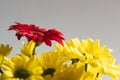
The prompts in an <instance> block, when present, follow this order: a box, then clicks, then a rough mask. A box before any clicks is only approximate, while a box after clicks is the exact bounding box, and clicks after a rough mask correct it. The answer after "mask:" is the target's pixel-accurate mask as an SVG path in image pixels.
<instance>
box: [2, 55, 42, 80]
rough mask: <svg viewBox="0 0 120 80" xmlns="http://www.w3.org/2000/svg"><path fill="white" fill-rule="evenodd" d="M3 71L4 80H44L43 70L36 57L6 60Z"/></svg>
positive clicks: (19, 57) (21, 56)
mask: <svg viewBox="0 0 120 80" xmlns="http://www.w3.org/2000/svg"><path fill="white" fill-rule="evenodd" d="M2 69H3V71H4V72H3V74H2V80H42V77H41V76H40V74H41V73H42V69H41V67H40V66H39V63H38V60H37V57H36V56H35V55H34V56H32V57H30V58H29V57H28V56H25V55H16V56H13V57H12V58H11V60H9V59H7V58H5V61H4V62H3V65H2Z"/></svg>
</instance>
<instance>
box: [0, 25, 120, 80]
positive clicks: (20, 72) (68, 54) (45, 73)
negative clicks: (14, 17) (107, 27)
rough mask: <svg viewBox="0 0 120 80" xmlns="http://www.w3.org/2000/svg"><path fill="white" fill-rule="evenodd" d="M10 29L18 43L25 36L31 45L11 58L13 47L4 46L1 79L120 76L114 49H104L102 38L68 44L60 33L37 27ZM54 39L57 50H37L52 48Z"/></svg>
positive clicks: (82, 79)
mask: <svg viewBox="0 0 120 80" xmlns="http://www.w3.org/2000/svg"><path fill="white" fill-rule="evenodd" d="M8 30H15V31H16V36H17V38H18V40H19V39H21V37H23V36H24V37H25V38H26V39H27V40H28V42H27V43H24V44H23V45H22V48H21V49H20V50H21V52H20V54H16V55H13V56H12V57H11V58H10V59H9V58H8V57H7V56H8V55H9V54H10V52H11V50H12V47H11V46H10V45H9V44H7V45H5V44H1V45H0V80H101V79H102V76H104V75H108V76H111V78H112V79H113V80H118V77H119V76H120V64H117V65H116V64H115V58H114V57H113V56H112V55H111V52H112V50H111V49H109V48H106V46H105V45H102V46H101V45H100V40H99V39H96V40H93V39H91V38H87V39H82V40H79V39H78V38H73V39H70V40H69V41H67V42H65V41H64V37H63V34H62V33H61V32H60V31H58V30H56V29H49V30H46V29H45V28H40V27H38V26H36V25H33V24H30V25H27V24H21V23H16V24H15V25H11V26H10V27H9V29H8ZM52 40H54V41H57V42H58V43H59V44H58V43H55V44H54V50H51V51H46V52H42V53H40V54H41V55H38V53H37V52H36V47H39V46H40V45H41V43H45V44H46V45H47V46H51V45H52Z"/></svg>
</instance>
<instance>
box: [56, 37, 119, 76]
mask: <svg viewBox="0 0 120 80" xmlns="http://www.w3.org/2000/svg"><path fill="white" fill-rule="evenodd" d="M55 48H56V50H57V51H59V52H60V53H63V54H65V55H67V56H68V58H69V59H70V60H71V61H72V64H74V63H76V62H81V63H84V67H85V69H84V70H85V72H89V71H91V70H94V71H93V72H92V73H94V74H95V75H97V76H98V77H99V76H101V75H103V74H110V76H112V77H114V76H115V75H114V73H116V74H117V76H119V72H120V70H119V69H118V68H116V67H114V70H115V71H114V70H113V72H114V73H112V72H109V70H110V69H113V67H110V66H109V67H108V66H106V65H111V66H115V65H114V63H115V58H114V57H113V56H112V55H111V54H110V53H111V51H112V50H111V49H108V48H106V47H105V46H104V45H103V46H100V42H99V40H98V39H97V40H96V41H93V40H92V39H91V38H88V39H87V40H79V39H77V38H74V39H71V40H70V41H68V42H66V43H65V42H64V46H61V45H58V44H56V45H55ZM116 70H118V71H117V72H116ZM113 75H114V76H113Z"/></svg>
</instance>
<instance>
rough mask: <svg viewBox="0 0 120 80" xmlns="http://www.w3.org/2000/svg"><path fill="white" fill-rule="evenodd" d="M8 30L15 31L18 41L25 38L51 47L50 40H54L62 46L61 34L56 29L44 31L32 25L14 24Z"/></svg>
mask: <svg viewBox="0 0 120 80" xmlns="http://www.w3.org/2000/svg"><path fill="white" fill-rule="evenodd" d="M8 30H15V31H16V32H17V33H16V36H17V38H18V40H19V39H20V38H21V37H23V36H25V37H26V38H27V39H28V41H30V40H34V41H35V42H38V43H42V42H45V44H46V45H48V46H51V44H52V43H51V40H55V41H57V42H59V43H60V44H62V40H64V38H63V34H62V33H61V32H60V31H58V30H56V29H49V30H46V29H45V28H39V27H38V26H36V25H34V24H30V25H28V24H21V23H18V22H16V24H15V25H11V26H10V27H9V29H8Z"/></svg>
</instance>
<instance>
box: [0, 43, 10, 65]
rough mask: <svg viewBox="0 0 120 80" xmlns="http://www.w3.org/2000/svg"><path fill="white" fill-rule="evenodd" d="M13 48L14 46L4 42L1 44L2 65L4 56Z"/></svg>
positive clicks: (0, 58) (0, 57)
mask: <svg viewBox="0 0 120 80" xmlns="http://www.w3.org/2000/svg"><path fill="white" fill-rule="evenodd" d="M11 50H12V47H10V46H9V45H4V44H1V45H0V65H1V64H2V62H3V57H4V56H8V55H9V53H10V52H11Z"/></svg>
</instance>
